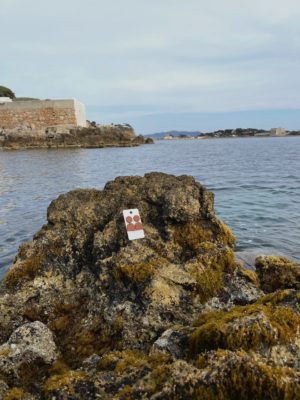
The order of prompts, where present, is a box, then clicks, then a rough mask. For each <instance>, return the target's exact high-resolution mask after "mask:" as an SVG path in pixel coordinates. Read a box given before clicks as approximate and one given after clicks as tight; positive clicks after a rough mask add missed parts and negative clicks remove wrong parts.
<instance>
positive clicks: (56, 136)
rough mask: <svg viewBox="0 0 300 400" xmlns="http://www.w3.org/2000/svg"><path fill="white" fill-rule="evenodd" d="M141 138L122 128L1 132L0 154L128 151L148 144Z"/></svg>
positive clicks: (100, 127) (103, 127)
mask: <svg viewBox="0 0 300 400" xmlns="http://www.w3.org/2000/svg"><path fill="white" fill-rule="evenodd" d="M148 143H149V142H148V140H147V139H145V138H144V136H142V135H139V136H136V135H135V132H134V130H133V129H132V128H131V127H129V126H124V125H109V126H97V127H92V126H90V127H89V128H76V129H74V128H71V127H70V128H67V127H66V126H61V127H59V126H53V127H49V128H47V129H41V130H38V131H37V130H35V129H29V128H26V127H24V129H15V130H2V131H1V130H0V150H1V149H2V150H12V149H22V148H30V149H32V148H67V147H75V148H78V147H79V148H102V147H131V146H139V145H141V144H148Z"/></svg>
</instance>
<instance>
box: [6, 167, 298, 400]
mask: <svg viewBox="0 0 300 400" xmlns="http://www.w3.org/2000/svg"><path fill="white" fill-rule="evenodd" d="M129 208H138V209H139V211H140V214H141V217H142V222H143V226H144V230H145V238H144V239H141V240H135V241H129V240H128V238H127V232H126V228H125V224H124V220H123V215H122V211H123V210H124V209H129ZM47 220H48V222H47V224H46V225H44V226H43V227H42V228H41V230H40V231H39V232H37V233H36V235H35V236H34V238H33V241H32V242H30V243H25V244H23V245H21V246H20V248H19V252H18V254H17V256H16V259H15V261H14V263H13V265H12V266H11V268H10V269H9V271H8V272H7V274H6V276H5V278H4V280H3V282H2V284H1V288H0V311H1V313H0V393H1V396H2V397H3V398H4V399H19V398H20V399H23V398H24V399H27V398H28V399H51V400H53V399H57V400H58V399H70V400H71V399H97V398H103V399H152V400H154V399H155V400H156V399H198V398H199V399H232V398H240V399H244V398H245V399H248V398H249V399H250V398H251V399H253V398H256V399H296V398H300V370H299V368H300V366H299V358H300V357H299V356H300V350H299V349H300V347H299V346H300V341H299V323H300V317H299V301H300V295H299V292H298V287H297V286H296V283H291V282H293V281H294V277H296V276H297V269H295V268H298V267H297V266H295V265H294V264H293V266H290V270H291V271H292V272H290V273H289V274H288V276H289V278H288V279H284V280H283V281H282V280H280V282H279V283H278V284H277V286H276V284H274V282H275V281H276V278H275V277H274V274H271V275H270V281H268V272H267V271H266V270H265V268H263V267H260V266H258V265H261V261H257V274H256V272H255V271H252V270H248V269H245V268H244V267H242V265H240V264H239V263H237V262H236V261H235V258H234V253H233V249H234V245H235V238H234V236H233V235H232V233H231V231H230V229H229V228H228V227H227V226H226V225H225V224H224V223H223V222H222V221H220V220H219V219H218V218H217V217H216V215H215V213H214V205H213V194H212V193H210V192H208V191H207V190H206V189H205V188H204V187H203V186H201V185H200V184H199V183H197V182H195V180H194V179H193V178H192V177H189V176H181V177H175V176H172V175H166V174H161V173H151V174H146V175H145V176H144V177H119V178H117V179H115V180H114V181H112V182H108V183H107V184H106V186H105V188H104V190H103V191H97V190H82V189H81V190H74V191H72V192H69V193H66V194H64V195H61V196H60V197H59V198H58V199H57V200H55V201H53V202H52V203H51V204H50V206H49V208H48V212H47ZM275 258H276V257H274V258H273V264H274V262H275V260H274V259H275ZM277 261H278V260H277ZM259 262H260V264H258V263H259ZM275 264H276V263H275ZM287 264H288V261H287V263H285V265H286V268H289V266H287ZM262 271H263V272H262ZM276 276H277V275H276ZM18 396H19V397H18Z"/></svg>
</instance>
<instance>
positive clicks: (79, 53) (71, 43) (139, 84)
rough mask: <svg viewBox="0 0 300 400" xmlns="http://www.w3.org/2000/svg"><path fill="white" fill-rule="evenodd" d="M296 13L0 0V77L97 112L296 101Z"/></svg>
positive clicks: (299, 56)
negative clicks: (63, 98) (73, 101)
mask: <svg viewBox="0 0 300 400" xmlns="http://www.w3.org/2000/svg"><path fill="white" fill-rule="evenodd" d="M299 17H300V3H299V2H298V1H296V0H286V1H285V2H284V3H283V2H282V1H278V0H272V1H271V0H260V1H258V0H253V1H251V2H241V1H237V0H227V1H226V2H225V1H223V0H212V1H210V2H207V1H204V0H189V1H186V2H183V1H182V0H160V1H158V0H152V1H151V2H150V1H148V0H127V1H124V0H112V1H110V2H107V1H104V0H100V1H99V0H85V1H84V0H73V1H70V0H60V1H58V0H52V1H51V2H41V1H39V0H27V1H26V2H24V1H23V0H10V1H5V0H0V18H1V35H0V48H1V65H0V73H1V75H0V79H1V84H4V85H7V86H10V87H12V89H13V90H14V91H15V92H16V93H17V94H18V95H19V96H33V97H39V98H58V97H77V98H79V99H80V100H82V101H83V102H85V103H86V104H87V106H88V110H89V112H90V113H91V115H95V114H94V113H95V111H92V110H95V108H96V107H98V108H99V110H100V109H101V110H104V111H103V112H104V113H106V114H104V115H103V119H106V118H107V119H108V118H111V117H114V118H116V119H118V118H122V117H123V116H124V115H125V116H126V117H128V118H132V121H135V118H142V117H141V116H142V115H144V116H145V118H146V117H147V118H149V115H150V116H151V115H154V114H155V113H158V115H161V114H162V113H166V114H167V113H188V112H195V113H201V112H215V111H219V112H231V111H242V110H254V109H258V110H264V109H270V108H273V109H281V108H289V109H293V108H300V100H299V98H298V87H299V84H300V77H299V73H298V66H299V61H300V52H299V50H300V49H299V47H300V41H299V34H300V25H299V23H298V21H299ZM140 106H142V110H141V109H140V108H139V107H140ZM120 109H122V110H123V111H122V112H120V111H117V110H120ZM90 110H91V111H90ZM119 112H120V114H118V113H119ZM153 113H154V114H153ZM155 115H156V114H155ZM147 121H148V120H147ZM129 122H131V121H129ZM147 123H148V122H147Z"/></svg>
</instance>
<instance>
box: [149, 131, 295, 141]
mask: <svg viewBox="0 0 300 400" xmlns="http://www.w3.org/2000/svg"><path fill="white" fill-rule="evenodd" d="M297 135H300V130H299V131H288V130H286V129H284V128H272V129H270V130H264V129H256V128H236V129H220V130H217V131H214V132H201V131H176V130H173V131H167V132H158V133H153V134H150V135H147V136H148V137H151V138H153V139H159V140H172V139H220V138H230V137H231V138H234V137H254V136H255V137H282V136H297Z"/></svg>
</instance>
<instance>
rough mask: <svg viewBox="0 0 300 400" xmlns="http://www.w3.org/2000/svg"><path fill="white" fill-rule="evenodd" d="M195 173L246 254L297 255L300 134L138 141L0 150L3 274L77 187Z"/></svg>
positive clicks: (0, 255) (299, 252)
mask: <svg viewBox="0 0 300 400" xmlns="http://www.w3.org/2000/svg"><path fill="white" fill-rule="evenodd" d="M150 171H162V172H167V173H171V174H175V175H181V174H188V175H193V176H194V177H196V179H197V180H199V181H200V182H201V183H202V184H204V185H205V186H207V188H208V189H209V190H211V191H213V192H214V193H215V207H216V211H217V213H218V215H219V216H220V217H221V218H222V219H223V220H224V221H225V222H226V223H227V224H228V225H229V226H230V227H231V228H232V230H233V232H234V233H235V235H236V236H237V239H238V245H237V250H238V251H241V252H243V254H247V253H248V254H251V252H252V253H261V254H270V253H276V254H277V253H280V254H284V255H286V256H288V257H292V258H295V259H298V260H300V246H299V239H300V137H289V138H247V139H239V138H236V139H222V140H185V141H178V140H176V141H158V142H156V143H155V145H145V146H142V147H135V148H107V149H67V150H61V149H60V150H29V151H10V152H0V274H1V273H2V274H3V272H4V270H5V269H7V267H8V266H9V265H10V264H11V262H12V260H13V258H14V255H15V254H16V252H17V249H18V246H19V244H20V243H21V242H24V241H28V240H30V239H31V238H32V235H33V234H34V233H35V232H36V231H37V230H38V229H39V228H40V227H41V225H42V224H43V223H45V221H46V209H47V206H48V205H49V203H50V201H51V200H53V199H55V198H56V197H57V196H58V195H59V194H61V193H64V192H66V191H68V190H71V189H74V188H78V187H80V188H91V187H94V188H98V189H101V188H103V186H104V184H105V183H106V182H107V181H108V180H111V179H114V178H115V177H116V176H118V175H142V174H144V173H145V172H150Z"/></svg>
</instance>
